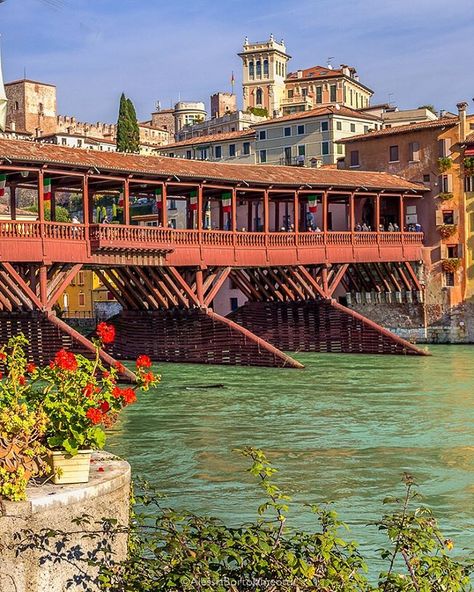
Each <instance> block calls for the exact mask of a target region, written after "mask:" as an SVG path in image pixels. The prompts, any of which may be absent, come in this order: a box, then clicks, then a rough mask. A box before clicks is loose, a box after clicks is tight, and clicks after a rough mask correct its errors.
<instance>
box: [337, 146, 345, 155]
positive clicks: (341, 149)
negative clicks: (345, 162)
mask: <svg viewBox="0 0 474 592" xmlns="http://www.w3.org/2000/svg"><path fill="white" fill-rule="evenodd" d="M343 149H344V147H343V145H342V144H338V145H337V153H338V154H344V151H343Z"/></svg>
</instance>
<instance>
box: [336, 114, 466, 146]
mask: <svg viewBox="0 0 474 592" xmlns="http://www.w3.org/2000/svg"><path fill="white" fill-rule="evenodd" d="M458 121H459V120H458V118H457V117H443V118H442V119H432V120H430V121H420V122H419V123H410V124H407V125H397V126H394V127H385V128H384V129H381V130H376V131H373V132H369V133H368V134H359V135H357V136H349V137H348V138H342V139H341V140H336V142H337V143H338V144H349V143H350V142H358V141H359V140H362V141H363V140H371V139H372V138H380V137H385V136H396V135H398V134H408V133H410V132H417V131H423V130H425V129H436V128H441V127H452V126H454V125H457V123H458Z"/></svg>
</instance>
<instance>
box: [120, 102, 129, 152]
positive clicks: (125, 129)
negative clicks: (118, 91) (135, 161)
mask: <svg viewBox="0 0 474 592" xmlns="http://www.w3.org/2000/svg"><path fill="white" fill-rule="evenodd" d="M129 128H130V125H129V120H128V104H127V99H126V98H125V94H124V93H122V96H121V97H120V108H119V116H118V120H117V151H118V152H130V150H129V144H128V137H129Z"/></svg>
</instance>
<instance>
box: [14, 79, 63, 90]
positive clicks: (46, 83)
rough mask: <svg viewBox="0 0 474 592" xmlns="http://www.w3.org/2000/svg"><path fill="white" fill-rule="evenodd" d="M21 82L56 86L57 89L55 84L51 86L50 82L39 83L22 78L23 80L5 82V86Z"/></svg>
mask: <svg viewBox="0 0 474 592" xmlns="http://www.w3.org/2000/svg"><path fill="white" fill-rule="evenodd" d="M20 82H29V83H30V84H41V86H54V87H55V88H56V85H55V84H50V83H49V82H39V81H38V80H30V79H29V78H22V79H21V80H13V81H12V82H5V86H9V85H10V84H20Z"/></svg>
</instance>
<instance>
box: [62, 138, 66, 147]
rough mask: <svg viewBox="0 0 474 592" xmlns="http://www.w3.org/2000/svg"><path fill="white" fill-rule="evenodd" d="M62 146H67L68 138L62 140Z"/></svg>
mask: <svg viewBox="0 0 474 592" xmlns="http://www.w3.org/2000/svg"><path fill="white" fill-rule="evenodd" d="M61 144H62V145H63V146H67V139H66V138H61Z"/></svg>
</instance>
